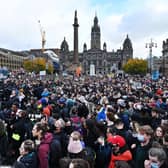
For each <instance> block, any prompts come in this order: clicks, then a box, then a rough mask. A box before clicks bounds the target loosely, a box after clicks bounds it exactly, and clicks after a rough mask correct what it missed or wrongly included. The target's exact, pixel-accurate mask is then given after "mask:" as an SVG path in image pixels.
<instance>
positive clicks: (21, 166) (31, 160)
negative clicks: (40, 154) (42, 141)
mask: <svg viewBox="0 0 168 168" xmlns="http://www.w3.org/2000/svg"><path fill="white" fill-rule="evenodd" d="M37 167H38V159H37V155H36V153H35V152H30V153H28V154H26V155H24V156H23V157H21V158H20V160H19V161H16V162H15V164H14V168H37Z"/></svg>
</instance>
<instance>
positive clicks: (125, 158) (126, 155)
mask: <svg viewBox="0 0 168 168" xmlns="http://www.w3.org/2000/svg"><path fill="white" fill-rule="evenodd" d="M118 160H122V161H129V160H132V154H131V152H130V151H129V150H126V151H125V152H123V153H121V154H120V155H117V156H116V155H114V154H112V156H111V160H110V164H109V167H108V168H115V161H118Z"/></svg>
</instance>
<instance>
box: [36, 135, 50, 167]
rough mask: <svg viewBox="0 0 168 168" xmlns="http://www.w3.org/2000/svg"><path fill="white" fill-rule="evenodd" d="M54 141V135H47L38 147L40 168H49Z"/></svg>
mask: <svg viewBox="0 0 168 168" xmlns="http://www.w3.org/2000/svg"><path fill="white" fill-rule="evenodd" d="M52 139H53V135H52V134H51V133H46V134H45V135H44V137H43V138H42V140H41V143H40V145H39V146H38V150H37V154H38V159H39V168H48V155H49V150H50V143H51V141H52Z"/></svg>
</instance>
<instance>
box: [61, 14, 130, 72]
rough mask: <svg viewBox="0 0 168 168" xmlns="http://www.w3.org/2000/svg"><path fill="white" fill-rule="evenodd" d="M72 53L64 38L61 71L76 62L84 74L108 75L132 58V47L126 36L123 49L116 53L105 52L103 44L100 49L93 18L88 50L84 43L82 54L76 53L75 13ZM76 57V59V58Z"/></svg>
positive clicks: (76, 21) (76, 20)
mask: <svg viewBox="0 0 168 168" xmlns="http://www.w3.org/2000/svg"><path fill="white" fill-rule="evenodd" d="M73 26H74V51H69V46H68V43H67V41H66V39H65V38H64V40H63V42H62V44H61V49H60V62H61V64H62V66H63V70H66V68H68V66H69V65H70V64H72V63H73V62H78V63H79V64H80V65H81V66H82V69H83V73H84V74H90V73H91V70H92V71H94V72H93V74H96V75H98V74H109V73H111V72H112V71H116V70H120V69H121V67H122V65H123V64H125V63H126V62H127V61H128V59H130V58H133V47H132V43H131V40H130V39H129V37H128V35H127V37H126V39H125V40H124V43H123V48H122V49H118V50H117V51H116V52H115V51H114V50H113V51H111V52H108V51H107V45H106V43H105V42H104V44H103V49H101V31H100V26H99V24H98V17H97V16H95V17H94V23H93V26H92V27H91V44H90V49H87V45H86V43H84V45H83V52H82V53H78V54H77V51H78V27H79V25H78V18H77V12H76V11H75V18H74V24H73ZM77 56H78V58H77Z"/></svg>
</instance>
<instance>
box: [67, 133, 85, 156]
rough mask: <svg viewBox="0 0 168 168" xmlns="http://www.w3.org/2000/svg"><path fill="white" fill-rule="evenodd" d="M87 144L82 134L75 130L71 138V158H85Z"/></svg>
mask: <svg viewBox="0 0 168 168" xmlns="http://www.w3.org/2000/svg"><path fill="white" fill-rule="evenodd" d="M84 148H85V144H84V142H83V141H82V140H81V134H80V133H79V132H78V131H73V132H72V133H71V135H70V138H69V144H68V148H67V149H68V153H69V156H70V158H72V159H73V158H83V155H84V150H83V149H84Z"/></svg>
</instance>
